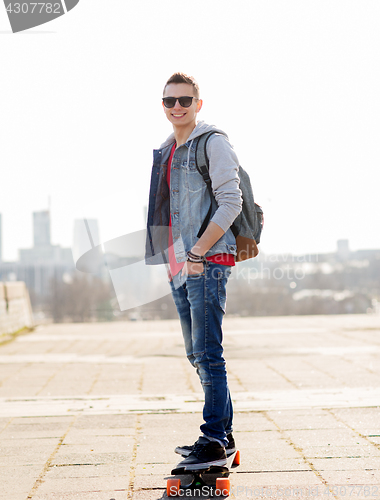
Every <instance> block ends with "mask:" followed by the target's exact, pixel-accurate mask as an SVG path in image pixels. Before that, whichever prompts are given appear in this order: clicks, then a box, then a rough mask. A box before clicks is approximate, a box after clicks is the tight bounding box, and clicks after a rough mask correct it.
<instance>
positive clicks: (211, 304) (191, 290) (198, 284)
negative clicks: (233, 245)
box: [171, 261, 233, 446]
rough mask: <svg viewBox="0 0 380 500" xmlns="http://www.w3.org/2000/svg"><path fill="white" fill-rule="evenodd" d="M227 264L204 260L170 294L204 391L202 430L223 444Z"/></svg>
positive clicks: (227, 424) (228, 408)
mask: <svg viewBox="0 0 380 500" xmlns="http://www.w3.org/2000/svg"><path fill="white" fill-rule="evenodd" d="M230 274H231V267H230V266H223V265H221V264H215V263H213V262H208V261H207V262H206V263H205V264H204V270H203V272H202V273H201V274H191V275H188V276H187V279H186V281H185V283H183V284H182V285H181V286H179V287H178V288H177V289H175V287H174V285H173V282H171V289H172V295H173V299H174V303H175V305H176V307H177V311H178V315H179V318H180V322H181V328H182V333H183V338H184V341H185V350H186V355H187V358H188V359H189V361H190V363H191V364H192V365H193V366H194V368H196V370H197V373H198V376H199V378H200V381H201V384H202V388H203V391H204V395H205V404H204V408H203V419H204V421H205V423H204V424H203V425H201V431H202V432H203V434H204V435H205V436H208V437H210V438H213V439H216V440H218V441H220V442H221V443H223V444H224V445H225V446H227V444H228V440H227V437H226V436H227V434H228V433H230V432H232V417H233V409H232V402H231V396H230V391H229V389H228V384H227V370H226V362H225V360H224V358H223V347H222V340H223V333H222V320H223V316H224V314H225V307H226V285H227V280H228V277H229V275H230Z"/></svg>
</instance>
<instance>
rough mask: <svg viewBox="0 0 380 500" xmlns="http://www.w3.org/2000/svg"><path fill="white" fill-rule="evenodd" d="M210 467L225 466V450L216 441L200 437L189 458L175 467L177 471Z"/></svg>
mask: <svg viewBox="0 0 380 500" xmlns="http://www.w3.org/2000/svg"><path fill="white" fill-rule="evenodd" d="M212 465H215V466H220V467H223V466H225V465H227V455H226V450H225V449H224V448H223V446H221V445H220V444H219V443H218V442H217V441H209V440H208V439H207V438H204V437H200V438H199V439H198V441H197V442H196V443H195V444H194V446H193V450H192V451H191V452H190V454H189V456H188V457H187V458H185V460H182V462H180V463H179V464H178V465H177V467H176V468H177V469H186V470H202V469H207V468H208V467H211V466H212Z"/></svg>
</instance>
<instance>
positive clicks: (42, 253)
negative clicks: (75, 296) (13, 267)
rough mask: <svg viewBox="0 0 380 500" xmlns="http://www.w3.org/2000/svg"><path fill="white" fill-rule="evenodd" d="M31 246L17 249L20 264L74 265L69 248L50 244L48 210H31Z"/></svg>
mask: <svg viewBox="0 0 380 500" xmlns="http://www.w3.org/2000/svg"><path fill="white" fill-rule="evenodd" d="M33 242H34V246H33V248H22V249H20V250H19V262H20V264H27V265H36V264H39V265H50V266H51V265H63V266H68V267H74V261H73V255H72V251H71V248H62V247H61V246H59V245H52V244H51V241H50V212H49V211H48V210H43V211H41V212H33Z"/></svg>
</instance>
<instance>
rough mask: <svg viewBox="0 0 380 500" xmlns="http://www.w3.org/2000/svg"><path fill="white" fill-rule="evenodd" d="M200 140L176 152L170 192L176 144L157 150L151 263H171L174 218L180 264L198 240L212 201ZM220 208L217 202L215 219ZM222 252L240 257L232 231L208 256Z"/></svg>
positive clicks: (152, 189)
mask: <svg viewBox="0 0 380 500" xmlns="http://www.w3.org/2000/svg"><path fill="white" fill-rule="evenodd" d="M198 139H199V138H198V137H196V138H195V139H194V140H189V141H187V142H186V143H185V144H183V145H181V146H180V147H179V148H177V149H176V150H175V152H174V155H173V159H172V164H171V172H170V193H169V187H168V184H167V168H168V161H169V157H170V153H171V150H172V147H173V143H172V144H169V145H166V146H165V147H163V148H162V149H157V150H154V151H153V167H152V175H151V183H150V194H149V208H148V221H147V240H146V255H145V260H146V263H147V264H162V263H164V262H168V254H167V248H168V235H169V216H170V215H171V221H172V234H173V247H174V253H175V257H176V260H177V262H184V261H185V260H186V252H188V251H189V250H191V248H192V247H193V246H194V245H195V243H196V242H197V241H198V237H197V234H198V231H199V229H200V227H201V225H202V222H203V221H204V219H205V217H206V215H207V212H208V210H209V208H210V201H211V200H210V195H209V193H208V190H207V187H206V183H205V182H204V180H203V178H202V176H201V174H200V173H199V172H198V170H197V168H196V165H195V151H196V146H197V143H198ZM217 208H218V205H217V203H216V201H215V199H213V200H212V214H211V218H212V216H213V215H214V213H215V212H216V210H217ZM218 253H229V254H233V255H236V240H235V237H234V235H233V233H232V231H231V229H228V230H227V232H226V233H224V234H223V236H222V237H221V238H220V239H219V240H218V241H217V242H216V243H215V244H214V245H213V246H212V247H211V248H210V250H209V251H208V252H207V253H206V256H207V257H208V256H211V255H215V254H218Z"/></svg>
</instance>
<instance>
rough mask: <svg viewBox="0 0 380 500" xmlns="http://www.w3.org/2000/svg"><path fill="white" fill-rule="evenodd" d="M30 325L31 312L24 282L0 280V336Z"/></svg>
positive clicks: (31, 320)
mask: <svg viewBox="0 0 380 500" xmlns="http://www.w3.org/2000/svg"><path fill="white" fill-rule="evenodd" d="M32 326H33V313H32V308H31V305H30V299H29V292H28V289H27V288H26V286H25V283H24V282H23V281H13V282H8V283H4V282H0V336H1V335H3V334H11V333H15V332H17V331H19V330H21V329H22V328H25V327H27V328H31V327H32Z"/></svg>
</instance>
